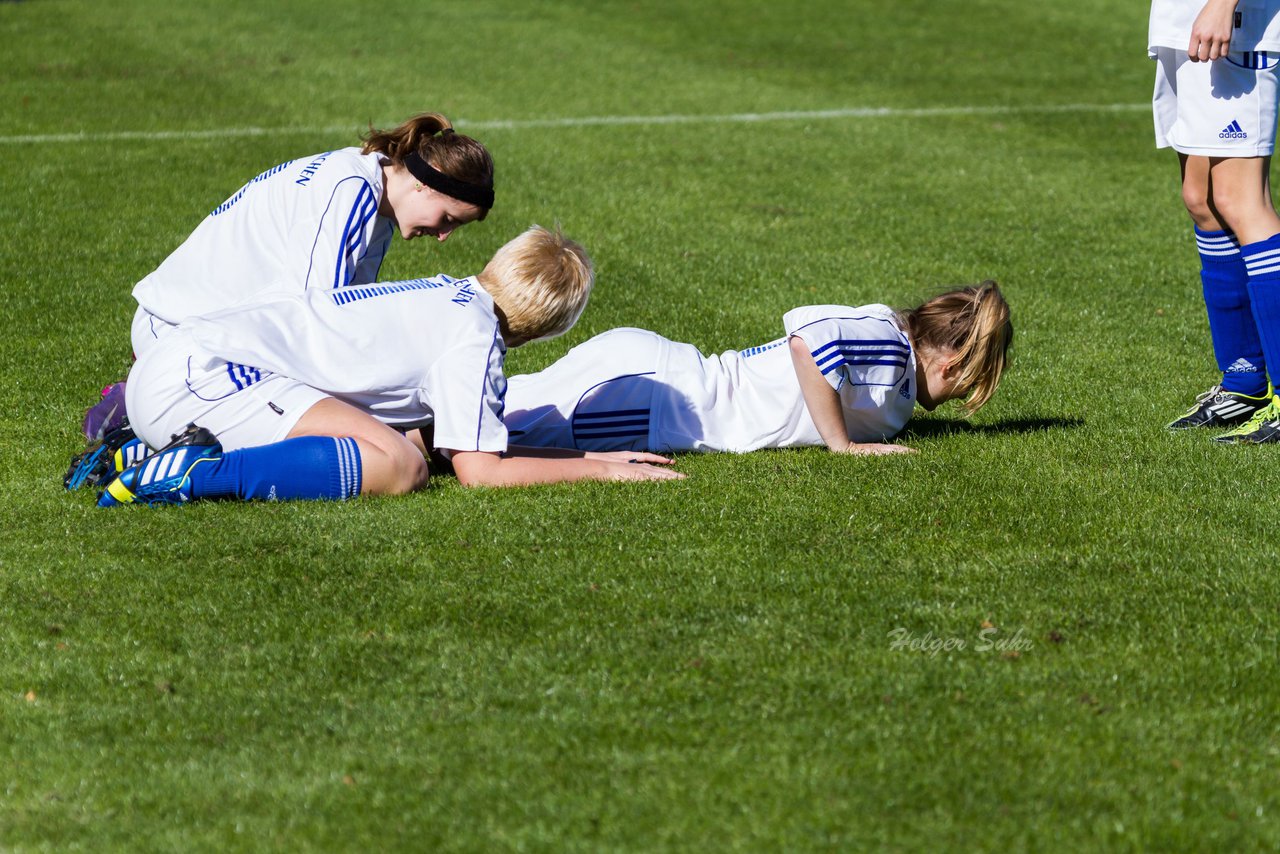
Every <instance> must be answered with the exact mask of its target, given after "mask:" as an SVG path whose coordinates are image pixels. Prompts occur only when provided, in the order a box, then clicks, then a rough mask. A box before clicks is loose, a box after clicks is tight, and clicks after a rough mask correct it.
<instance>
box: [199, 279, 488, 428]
mask: <svg viewBox="0 0 1280 854" xmlns="http://www.w3.org/2000/svg"><path fill="white" fill-rule="evenodd" d="M182 328H185V329H187V330H189V331H190V334H191V336H192V337H193V338H194V339H195V341H196V342H197V343H198V344H199V345H200V347H201V348H202V349H204V350H205V351H207V352H208V353H211V354H213V355H216V356H217V357H219V358H221V359H225V360H227V362H229V363H232V366H233V367H234V368H236V371H235V374H236V375H233V376H229V377H228V383H229V385H228V388H227V392H228V393H232V392H234V391H236V390H238V388H240V387H242V386H243V385H244V384H245V383H246V382H252V381H256V380H257V378H259V377H261V376H263V375H264V373H265V372H270V373H273V374H278V375H281V376H285V377H289V378H291V379H294V380H297V381H298V382H301V383H305V384H306V385H308V386H311V387H312V388H315V389H318V390H319V391H322V392H324V393H325V394H328V395H331V396H332V397H335V398H338V399H339V400H343V401H346V402H347V403H350V404H351V405H353V406H355V407H357V408H359V409H361V410H363V411H365V412H367V413H369V414H370V415H372V416H373V417H374V418H377V419H378V420H379V421H382V422H383V423H385V424H389V425H391V426H394V427H401V428H407V427H417V426H426V425H428V424H431V425H434V437H435V440H434V443H435V446H436V447H438V448H444V449H448V450H454V451H498V452H501V451H505V450H506V448H507V430H506V427H505V426H503V423H502V410H503V395H504V393H505V392H506V385H507V383H506V379H505V378H504V377H503V373H502V363H503V358H504V356H505V355H506V344H505V343H504V342H503V340H502V335H501V332H500V331H499V327H498V319H497V316H496V315H495V313H494V309H493V299H492V297H490V296H489V294H487V293H486V292H485V291H484V289H483V288H481V287H480V284H479V283H478V282H477V281H476V280H475V279H474V278H467V279H454V278H451V277H449V276H433V277H431V278H429V279H414V280H412V281H407V282H383V283H379V284H375V285H360V286H357V287H348V288H341V289H339V290H308V291H306V292H304V293H301V294H292V293H274V294H270V295H267V296H264V297H263V298H261V299H259V300H256V301H254V302H251V303H246V304H244V305H241V306H237V307H235V308H231V309H227V310H224V311H219V312H215V313H213V314H210V315H207V316H204V317H191V318H188V320H187V322H185V323H184V324H183V325H182ZM231 370H232V369H231V368H228V372H231ZM205 394H206V396H207V395H208V393H207V392H206V393H205Z"/></svg>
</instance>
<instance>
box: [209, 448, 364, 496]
mask: <svg viewBox="0 0 1280 854" xmlns="http://www.w3.org/2000/svg"><path fill="white" fill-rule="evenodd" d="M190 477H191V497H192V498H220V497H222V498H225V497H235V498H243V499H245V500H246V501H247V500H251V499H254V498H259V499H263V500H266V501H285V500H287V499H303V500H308V499H310V500H317V499H341V498H354V497H355V496H357V495H359V494H360V481H361V465H360V449H359V448H358V447H357V446H356V440H355V439H334V438H330V437H328V436H301V437H298V438H296V439H285V440H284V441H283V442H276V443H275V444H272V445H260V446H258V447H256V448H241V449H240V450H238V451H228V452H227V453H225V454H223V455H222V458H221V459H219V460H217V461H214V462H211V463H203V464H197V465H196V466H195V467H194V468H193V469H192V470H191V475H190Z"/></svg>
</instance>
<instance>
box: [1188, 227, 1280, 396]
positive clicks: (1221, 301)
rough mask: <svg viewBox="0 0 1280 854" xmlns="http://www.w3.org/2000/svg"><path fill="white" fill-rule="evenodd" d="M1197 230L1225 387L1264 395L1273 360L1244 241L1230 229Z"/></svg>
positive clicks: (1215, 349) (1202, 278) (1211, 330)
mask: <svg viewBox="0 0 1280 854" xmlns="http://www.w3.org/2000/svg"><path fill="white" fill-rule="evenodd" d="M1195 231H1196V248H1197V249H1198V250H1200V281H1201V283H1202V284H1203V285H1204V304H1205V307H1206V308H1207V309H1208V310H1209V334H1210V335H1211V336H1212V338H1213V355H1214V357H1215V358H1216V359H1217V361H1218V369H1219V370H1220V371H1222V387H1223V388H1224V389H1226V390H1227V391H1234V392H1237V393H1239V394H1247V395H1254V396H1257V395H1260V394H1262V393H1263V392H1265V391H1266V390H1267V373H1266V364H1267V363H1268V362H1267V360H1265V359H1264V351H1263V349H1262V341H1261V340H1260V338H1259V335H1258V328H1257V326H1256V325H1255V323H1254V316H1253V312H1252V311H1251V310H1250V299H1249V293H1250V289H1249V274H1248V272H1247V271H1246V269H1245V265H1244V260H1243V259H1242V258H1241V249H1240V243H1239V241H1237V240H1236V236H1235V235H1234V234H1232V233H1231V232H1229V231H1201V230H1200V229H1199V228H1198V227H1197V228H1196V230H1195ZM1266 355H1268V356H1269V355H1270V354H1269V353H1268V354H1266ZM1276 364H1280V363H1276Z"/></svg>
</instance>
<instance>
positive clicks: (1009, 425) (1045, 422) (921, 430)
mask: <svg viewBox="0 0 1280 854" xmlns="http://www.w3.org/2000/svg"><path fill="white" fill-rule="evenodd" d="M1083 426H1084V419H1083V418H1011V419H1009V420H1007V421H997V422H995V423H994V424H970V423H969V422H968V421H962V420H959V419H942V418H938V419H926V420H922V421H912V422H911V423H909V424H908V425H907V428H906V429H905V430H903V431H902V433H900V434H899V436H898V438H900V439H927V438H931V437H933V436H954V435H956V434H957V433H1039V432H1042V431H1048V430H1064V429H1067V428H1069V427H1083Z"/></svg>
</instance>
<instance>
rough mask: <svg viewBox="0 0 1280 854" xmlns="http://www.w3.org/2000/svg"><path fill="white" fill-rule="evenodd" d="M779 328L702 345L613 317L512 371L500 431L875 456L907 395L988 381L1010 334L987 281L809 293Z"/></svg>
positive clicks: (524, 436) (986, 388)
mask: <svg viewBox="0 0 1280 854" xmlns="http://www.w3.org/2000/svg"><path fill="white" fill-rule="evenodd" d="M782 326H783V330H784V332H785V334H784V336H783V337H781V338H778V339H776V340H774V341H770V342H768V343H766V344H761V345H759V346H757V347H750V348H748V349H746V350H739V351H733V350H731V351H728V352H725V353H722V354H720V355H718V356H704V355H703V354H702V353H700V352H699V351H698V349H697V348H696V347H694V346H693V345H691V344H681V343H677V342H675V341H670V340H668V339H666V338H663V337H662V336H661V335H658V334H657V333H654V332H649V331H647V330H643V329H614V330H611V331H609V332H605V333H602V334H600V335H597V336H596V337H594V338H592V339H590V340H589V341H586V342H584V343H583V344H580V345H578V346H577V347H575V348H573V349H572V350H571V351H569V353H568V354H566V355H565V357H564V358H562V359H560V360H559V361H558V362H556V363H555V364H553V365H551V366H550V367H549V368H547V369H546V370H544V371H541V372H539V373H536V374H529V375H523V376H514V377H511V379H510V381H509V386H508V388H507V395H506V402H507V412H506V416H505V421H506V425H507V428H508V430H509V431H510V437H511V441H512V442H513V443H514V444H517V445H529V446H534V447H555V448H575V449H579V450H584V451H609V450H631V451H657V452H660V453H666V452H670V451H736V452H743V451H753V450H756V449H758V448H783V447H791V446H801V445H826V446H827V447H828V448H830V449H831V450H832V451H836V452H839V453H852V454H884V453H894V452H901V451H907V450H909V449H908V448H906V447H905V446H902V445H893V444H887V442H888V441H889V440H890V439H892V438H893V437H894V436H895V435H897V433H898V432H899V431H901V430H902V428H903V427H904V426H905V425H906V423H907V420H908V419H909V418H910V417H911V413H912V410H913V409H914V408H915V405H916V404H917V403H918V404H920V406H922V407H923V408H924V409H926V410H932V409H934V408H935V407H936V406H938V405H939V404H941V403H944V402H945V401H948V400H953V399H956V398H962V397H963V398H966V401H965V408H966V410H967V412H968V413H970V414H972V413H973V412H976V411H977V410H978V409H979V408H980V407H981V406H982V405H983V404H985V403H986V402H987V401H988V400H990V398H991V396H992V395H993V394H994V393H995V390H996V386H997V385H998V384H999V382H1000V377H1001V375H1002V374H1003V373H1004V368H1005V363H1006V353H1007V350H1008V347H1009V344H1010V341H1011V340H1012V337H1013V326H1012V324H1011V323H1010V320H1009V306H1008V304H1007V303H1006V302H1005V300H1004V297H1003V295H1002V294H1001V293H1000V289H999V287H998V286H997V285H996V283H995V282H990V281H988V282H984V283H982V284H981V285H978V286H975V287H967V288H962V289H959V290H954V291H951V292H948V293H945V294H942V295H940V296H937V297H934V298H933V299H931V300H929V301H928V302H926V303H924V304H923V305H921V306H919V307H918V308H915V309H912V310H910V311H906V312H902V313H899V312H895V311H894V310H893V309H890V308H889V307H887V306H884V305H865V306H861V307H856V308H855V307H850V306H839V305H814V306H804V307H802V308H796V309H792V310H791V311H789V312H787V313H786V314H785V315H784V316H783V319H782Z"/></svg>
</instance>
